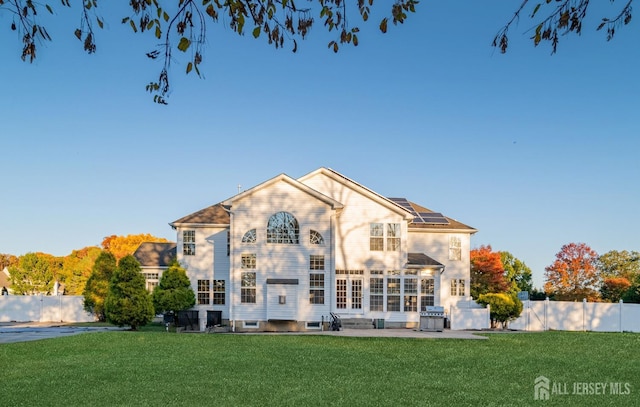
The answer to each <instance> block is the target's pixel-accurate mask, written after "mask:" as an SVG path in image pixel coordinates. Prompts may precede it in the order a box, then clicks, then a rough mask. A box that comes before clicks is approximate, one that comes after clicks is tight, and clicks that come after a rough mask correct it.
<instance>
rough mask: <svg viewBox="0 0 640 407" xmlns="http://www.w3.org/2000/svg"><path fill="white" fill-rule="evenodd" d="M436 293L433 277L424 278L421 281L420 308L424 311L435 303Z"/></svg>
mask: <svg viewBox="0 0 640 407" xmlns="http://www.w3.org/2000/svg"><path fill="white" fill-rule="evenodd" d="M434 293H435V286H434V284H433V278H423V279H422V281H420V309H421V310H422V311H424V310H425V309H426V308H427V307H430V306H433V305H434V301H433V300H434Z"/></svg>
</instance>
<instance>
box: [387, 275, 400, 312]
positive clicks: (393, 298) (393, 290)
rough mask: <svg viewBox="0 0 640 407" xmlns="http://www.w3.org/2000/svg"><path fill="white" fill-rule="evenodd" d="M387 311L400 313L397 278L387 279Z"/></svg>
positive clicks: (398, 281) (398, 282) (398, 280)
mask: <svg viewBox="0 0 640 407" xmlns="http://www.w3.org/2000/svg"><path fill="white" fill-rule="evenodd" d="M387 311H400V279H399V278H387Z"/></svg>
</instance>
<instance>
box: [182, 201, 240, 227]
mask: <svg viewBox="0 0 640 407" xmlns="http://www.w3.org/2000/svg"><path fill="white" fill-rule="evenodd" d="M229 223H230V217H229V211H228V210H227V208H225V207H224V205H222V204H220V203H218V204H215V205H211V206H209V207H207V208H204V209H201V210H199V211H197V212H194V213H192V214H190V215H187V216H184V217H182V218H180V219H178V220H176V221H173V222H171V223H170V225H171V226H173V225H175V224H207V225H228V224H229Z"/></svg>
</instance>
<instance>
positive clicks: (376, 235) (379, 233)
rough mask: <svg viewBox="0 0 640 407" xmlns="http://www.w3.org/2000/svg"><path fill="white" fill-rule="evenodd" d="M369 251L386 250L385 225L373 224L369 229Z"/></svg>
mask: <svg viewBox="0 0 640 407" xmlns="http://www.w3.org/2000/svg"><path fill="white" fill-rule="evenodd" d="M369 250H371V251H382V250H384V224H382V223H372V224H371V225H370V227H369Z"/></svg>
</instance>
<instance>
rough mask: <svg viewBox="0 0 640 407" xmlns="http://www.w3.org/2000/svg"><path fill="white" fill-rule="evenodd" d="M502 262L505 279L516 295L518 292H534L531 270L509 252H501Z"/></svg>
mask: <svg viewBox="0 0 640 407" xmlns="http://www.w3.org/2000/svg"><path fill="white" fill-rule="evenodd" d="M500 261H502V266H503V267H504V272H505V279H506V280H507V282H509V284H511V287H512V291H514V292H516V293H517V292H518V291H527V292H529V293H531V291H532V290H533V282H532V279H531V269H530V268H529V267H527V265H526V264H524V262H523V261H521V260H519V259H517V258H515V257H514V256H513V255H512V254H511V253H509V252H500Z"/></svg>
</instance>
